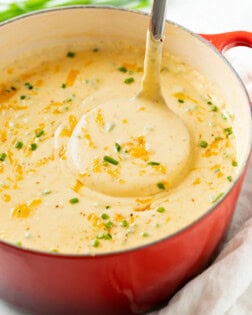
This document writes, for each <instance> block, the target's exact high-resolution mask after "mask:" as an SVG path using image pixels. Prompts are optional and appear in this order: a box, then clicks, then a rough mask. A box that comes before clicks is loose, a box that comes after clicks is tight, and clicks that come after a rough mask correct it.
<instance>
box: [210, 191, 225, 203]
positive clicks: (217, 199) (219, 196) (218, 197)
mask: <svg viewBox="0 0 252 315" xmlns="http://www.w3.org/2000/svg"><path fill="white" fill-rule="evenodd" d="M223 195H224V192H221V193H220V194H219V195H217V196H216V197H215V198H214V199H213V200H212V203H216V202H217V201H219V200H220V199H221V197H222V196H223Z"/></svg>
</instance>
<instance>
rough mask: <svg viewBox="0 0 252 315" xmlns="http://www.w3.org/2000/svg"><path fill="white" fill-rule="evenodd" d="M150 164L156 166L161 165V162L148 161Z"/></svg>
mask: <svg viewBox="0 0 252 315" xmlns="http://www.w3.org/2000/svg"><path fill="white" fill-rule="evenodd" d="M148 165H151V166H156V165H160V163H159V162H154V161H151V162H149V163H148Z"/></svg>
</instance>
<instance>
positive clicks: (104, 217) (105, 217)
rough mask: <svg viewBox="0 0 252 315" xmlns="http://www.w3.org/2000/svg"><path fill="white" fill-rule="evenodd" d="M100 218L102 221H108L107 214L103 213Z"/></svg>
mask: <svg viewBox="0 0 252 315" xmlns="http://www.w3.org/2000/svg"><path fill="white" fill-rule="evenodd" d="M101 218H102V219H103V220H108V219H109V215H108V214H107V213H103V214H102V215H101Z"/></svg>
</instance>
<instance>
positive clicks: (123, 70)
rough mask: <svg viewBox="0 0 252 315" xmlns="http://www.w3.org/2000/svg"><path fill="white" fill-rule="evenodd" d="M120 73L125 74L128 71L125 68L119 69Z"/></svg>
mask: <svg viewBox="0 0 252 315" xmlns="http://www.w3.org/2000/svg"><path fill="white" fill-rule="evenodd" d="M118 71H120V72H124V73H125V72H127V69H126V68H125V67H119V68H118Z"/></svg>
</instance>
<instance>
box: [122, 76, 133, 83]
mask: <svg viewBox="0 0 252 315" xmlns="http://www.w3.org/2000/svg"><path fill="white" fill-rule="evenodd" d="M134 81H135V79H134V78H133V77H129V78H127V79H125V80H124V83H126V84H130V83H133V82H134Z"/></svg>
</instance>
